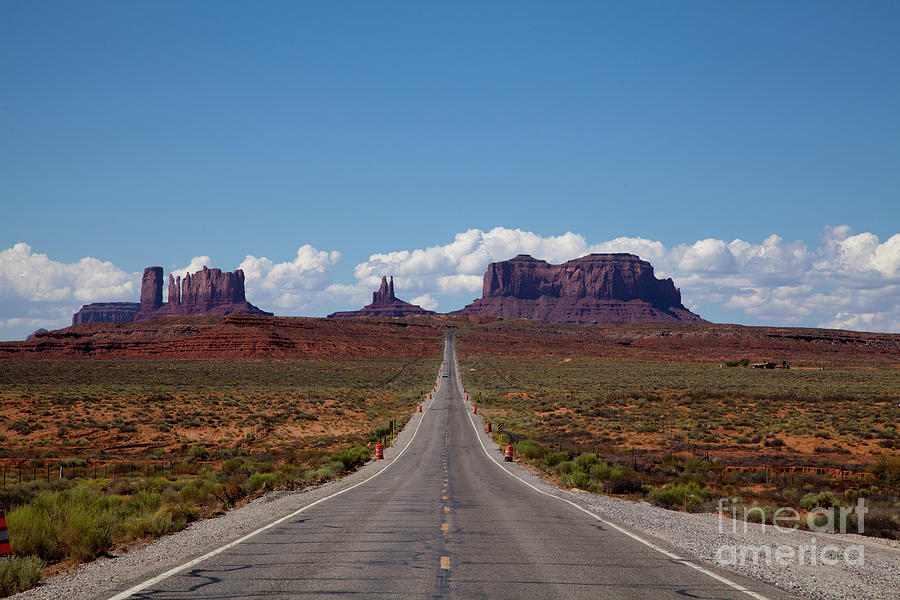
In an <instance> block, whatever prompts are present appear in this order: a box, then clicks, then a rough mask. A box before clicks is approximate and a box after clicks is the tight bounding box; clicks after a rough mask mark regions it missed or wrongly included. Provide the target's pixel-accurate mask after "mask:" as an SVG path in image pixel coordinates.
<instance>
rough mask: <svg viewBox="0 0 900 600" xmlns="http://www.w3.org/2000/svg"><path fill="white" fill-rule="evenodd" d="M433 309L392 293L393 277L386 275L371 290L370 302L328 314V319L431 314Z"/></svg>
mask: <svg viewBox="0 0 900 600" xmlns="http://www.w3.org/2000/svg"><path fill="white" fill-rule="evenodd" d="M433 314H435V313H434V312H433V311H430V310H425V309H424V308H422V307H421V306H416V305H415V304H410V303H409V302H404V301H403V300H399V299H398V298H397V297H396V296H395V295H394V278H393V277H391V280H390V282H388V280H387V277H382V278H381V287H379V288H378V291H376V292H372V304H369V305H367V306H364V307H362V308H361V309H359V310H352V311H344V312H336V313H331V314H330V315H328V318H329V319H343V318H348V317H406V316H409V315H433Z"/></svg>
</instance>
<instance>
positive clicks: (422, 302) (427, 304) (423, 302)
mask: <svg viewBox="0 0 900 600" xmlns="http://www.w3.org/2000/svg"><path fill="white" fill-rule="evenodd" d="M410 302H411V303H413V304H416V305H418V306H421V307H422V308H424V309H425V310H437V309H438V301H437V300H435V298H434V296H432V295H431V294H425V295H422V296H416V297H415V298H413V299H412V300H410Z"/></svg>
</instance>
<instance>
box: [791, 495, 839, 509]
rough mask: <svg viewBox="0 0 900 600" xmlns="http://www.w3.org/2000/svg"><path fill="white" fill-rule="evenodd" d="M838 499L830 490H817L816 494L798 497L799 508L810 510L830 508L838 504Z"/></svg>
mask: <svg viewBox="0 0 900 600" xmlns="http://www.w3.org/2000/svg"><path fill="white" fill-rule="evenodd" d="M840 505H841V503H840V501H839V500H838V499H837V498H835V496H834V494H833V493H832V492H819V493H818V494H806V495H805V496H803V497H802V498H801V499H800V508H805V509H806V510H812V509H813V508H830V507H832V506H840Z"/></svg>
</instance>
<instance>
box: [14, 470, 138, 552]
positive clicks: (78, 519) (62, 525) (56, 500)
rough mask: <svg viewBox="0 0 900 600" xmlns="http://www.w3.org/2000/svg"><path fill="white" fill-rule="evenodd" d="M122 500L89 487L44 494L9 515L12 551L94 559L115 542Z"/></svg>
mask: <svg viewBox="0 0 900 600" xmlns="http://www.w3.org/2000/svg"><path fill="white" fill-rule="evenodd" d="M122 503H123V501H122V499H121V498H120V497H118V496H112V495H104V494H100V493H98V492H97V491H96V490H95V489H91V488H89V487H87V486H78V487H77V488H75V489H73V490H66V491H62V492H44V493H42V494H39V495H38V496H37V497H35V498H34V499H33V500H32V501H31V502H29V503H28V504H26V505H24V506H21V507H19V508H16V509H14V510H12V511H10V512H9V515H8V518H7V521H8V526H9V529H10V539H11V540H12V544H13V552H14V553H15V554H17V555H19V556H28V555H35V556H38V557H39V558H41V559H43V560H46V561H58V560H62V559H63V558H66V557H71V558H74V559H75V560H91V559H93V558H96V557H97V556H99V555H101V554H103V553H104V552H106V551H107V550H108V549H109V547H110V546H112V543H113V527H114V526H115V524H116V522H117V519H118V512H119V508H120V506H121V505H122Z"/></svg>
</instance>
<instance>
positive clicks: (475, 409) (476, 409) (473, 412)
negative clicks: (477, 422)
mask: <svg viewBox="0 0 900 600" xmlns="http://www.w3.org/2000/svg"><path fill="white" fill-rule="evenodd" d="M472 414H473V415H477V414H478V407H477V406H473V407H472Z"/></svg>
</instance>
